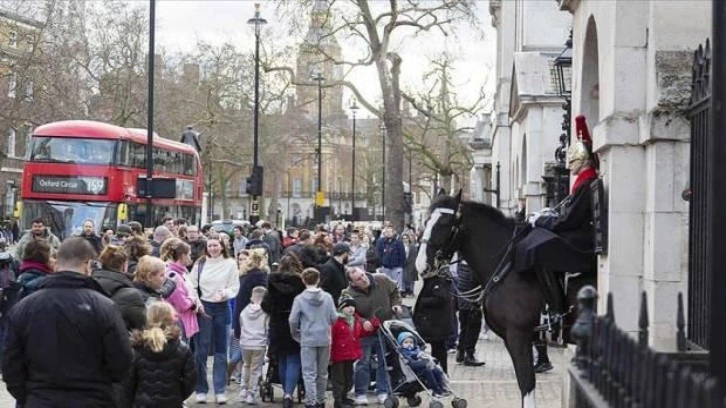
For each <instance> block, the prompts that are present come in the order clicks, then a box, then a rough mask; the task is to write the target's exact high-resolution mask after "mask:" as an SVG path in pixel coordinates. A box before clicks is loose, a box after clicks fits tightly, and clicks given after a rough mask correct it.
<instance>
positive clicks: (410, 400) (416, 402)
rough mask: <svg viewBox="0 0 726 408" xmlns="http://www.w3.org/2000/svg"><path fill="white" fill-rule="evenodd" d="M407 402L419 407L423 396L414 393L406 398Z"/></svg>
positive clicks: (411, 405) (409, 404)
mask: <svg viewBox="0 0 726 408" xmlns="http://www.w3.org/2000/svg"><path fill="white" fill-rule="evenodd" d="M406 402H407V403H408V406H409V407H417V406H419V405H421V397H419V396H418V395H414V396H413V397H408V398H406ZM454 408H457V407H454Z"/></svg>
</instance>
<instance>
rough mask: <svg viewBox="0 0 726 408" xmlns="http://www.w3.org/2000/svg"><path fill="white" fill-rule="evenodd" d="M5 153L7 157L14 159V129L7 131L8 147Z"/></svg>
mask: <svg viewBox="0 0 726 408" xmlns="http://www.w3.org/2000/svg"><path fill="white" fill-rule="evenodd" d="M6 153H7V155H8V157H15V129H13V128H10V130H8V146H7V150H6Z"/></svg>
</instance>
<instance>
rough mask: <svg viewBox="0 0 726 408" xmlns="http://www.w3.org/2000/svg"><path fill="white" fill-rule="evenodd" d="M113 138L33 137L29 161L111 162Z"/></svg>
mask: <svg viewBox="0 0 726 408" xmlns="http://www.w3.org/2000/svg"><path fill="white" fill-rule="evenodd" d="M115 143H116V141H115V140H105V139H86V138H69V137H34V138H33V144H32V146H31V151H30V156H29V157H30V161H35V162H53V163H77V164H112V163H113V152H114V145H115Z"/></svg>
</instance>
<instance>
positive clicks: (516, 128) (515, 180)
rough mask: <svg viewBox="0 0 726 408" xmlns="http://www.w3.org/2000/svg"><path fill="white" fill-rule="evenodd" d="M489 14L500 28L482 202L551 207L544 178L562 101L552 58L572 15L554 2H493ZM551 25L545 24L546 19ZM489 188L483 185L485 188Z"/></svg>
mask: <svg viewBox="0 0 726 408" xmlns="http://www.w3.org/2000/svg"><path fill="white" fill-rule="evenodd" d="M489 12H490V15H491V19H492V25H493V26H494V27H495V28H496V30H497V60H496V68H495V71H496V78H497V85H496V93H495V97H494V100H495V102H494V112H493V115H492V119H491V120H492V126H491V127H492V130H491V142H490V143H491V145H490V147H489V152H490V158H489V159H488V160H487V163H486V164H484V165H482V172H481V173H480V174H478V177H479V178H481V181H479V182H478V183H479V184H480V185H481V186H482V187H480V188H482V189H483V188H486V189H487V190H486V191H483V192H479V193H480V194H481V197H482V199H483V200H482V201H485V202H490V203H496V202H497V199H496V197H495V193H493V192H492V190H496V188H497V185H496V184H497V181H496V178H497V173H496V166H497V164H498V165H499V166H500V167H501V170H500V173H499V206H500V209H502V210H503V211H504V212H505V213H509V214H512V213H514V212H516V211H517V210H518V209H519V207H520V206H521V205H526V208H527V210H528V211H530V212H531V211H537V210H539V209H541V208H542V207H544V206H545V205H546V188H545V185H544V180H543V178H542V176H544V175H545V172H546V169H547V168H548V167H549V166H551V165H552V162H553V161H554V152H555V149H556V148H557V146H558V145H559V141H558V136H559V134H560V127H561V126H560V123H561V121H562V113H563V111H562V103H563V99H562V97H561V96H560V95H559V94H558V92H557V87H556V81H555V77H554V69H553V62H554V59H555V58H556V57H557V56H558V55H559V53H560V52H561V51H562V49H563V47H564V44H565V40H566V39H567V36H568V32H569V28H570V21H571V18H570V17H569V16H567V15H564V14H562V13H560V12H559V10H558V8H557V4H556V3H554V2H539V1H524V0H516V1H501V0H491V1H490V2H489ZM545 21H546V22H547V24H542V22H545ZM485 185H486V186H488V187H484V186H485Z"/></svg>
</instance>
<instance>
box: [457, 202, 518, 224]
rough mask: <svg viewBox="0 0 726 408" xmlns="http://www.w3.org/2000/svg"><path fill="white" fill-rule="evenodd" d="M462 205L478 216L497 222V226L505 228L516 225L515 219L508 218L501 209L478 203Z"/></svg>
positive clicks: (464, 203)
mask: <svg viewBox="0 0 726 408" xmlns="http://www.w3.org/2000/svg"><path fill="white" fill-rule="evenodd" d="M461 204H462V207H463V208H467V207H468V208H469V209H471V211H472V212H474V213H476V214H477V215H481V216H484V217H486V218H488V219H490V220H492V221H494V222H496V223H497V224H500V225H503V226H511V225H514V224H515V221H514V218H511V217H507V216H506V215H504V213H503V212H501V211H500V210H499V209H497V208H494V207H492V206H490V205H488V204H484V203H479V202H476V201H462V202H461Z"/></svg>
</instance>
